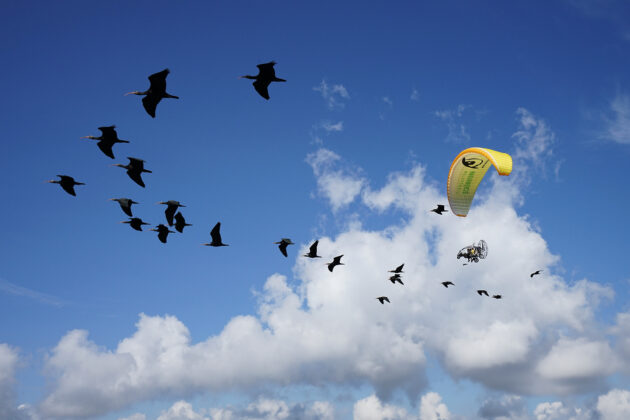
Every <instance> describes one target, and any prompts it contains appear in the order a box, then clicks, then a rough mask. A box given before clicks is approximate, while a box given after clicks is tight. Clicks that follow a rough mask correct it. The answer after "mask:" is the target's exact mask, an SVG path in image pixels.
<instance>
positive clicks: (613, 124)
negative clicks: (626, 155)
mask: <svg viewBox="0 0 630 420" xmlns="http://www.w3.org/2000/svg"><path fill="white" fill-rule="evenodd" d="M604 122H605V124H606V126H605V128H604V132H603V133H602V137H603V138H605V139H608V140H612V141H614V142H616V143H621V144H630V95H625V94H618V95H617V96H615V98H614V99H613V100H612V101H611V103H610V115H609V116H607V117H605V119H604Z"/></svg>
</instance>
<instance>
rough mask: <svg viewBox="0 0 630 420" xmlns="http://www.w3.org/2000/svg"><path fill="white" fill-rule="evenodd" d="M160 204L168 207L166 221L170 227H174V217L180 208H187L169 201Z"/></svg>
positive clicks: (176, 202)
mask: <svg viewBox="0 0 630 420" xmlns="http://www.w3.org/2000/svg"><path fill="white" fill-rule="evenodd" d="M158 204H164V205H166V210H164V215H165V216H166V221H167V222H168V225H169V226H173V216H175V212H176V211H177V209H178V208H179V207H186V206H185V205H183V204H182V203H180V202H179V201H175V200H168V201H160V202H159V203H158Z"/></svg>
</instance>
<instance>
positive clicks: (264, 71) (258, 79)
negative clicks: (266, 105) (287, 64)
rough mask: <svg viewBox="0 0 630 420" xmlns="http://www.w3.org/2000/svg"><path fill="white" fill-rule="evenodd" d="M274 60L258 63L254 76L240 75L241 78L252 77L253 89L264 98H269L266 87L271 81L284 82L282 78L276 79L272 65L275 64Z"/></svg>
mask: <svg viewBox="0 0 630 420" xmlns="http://www.w3.org/2000/svg"><path fill="white" fill-rule="evenodd" d="M275 64H276V63H275V61H270V62H269V63H264V64H258V65H257V66H256V67H258V74H257V75H256V76H249V75H246V76H241V79H243V78H245V79H252V80H254V83H252V85H254V89H256V92H258V93H259V94H260V96H262V97H263V98H265V99H267V100H268V99H269V92H268V91H267V87H268V86H269V83H271V82H286V80H284V79H278V78H277V77H276V71H275V70H274V68H273V66H274V65H275Z"/></svg>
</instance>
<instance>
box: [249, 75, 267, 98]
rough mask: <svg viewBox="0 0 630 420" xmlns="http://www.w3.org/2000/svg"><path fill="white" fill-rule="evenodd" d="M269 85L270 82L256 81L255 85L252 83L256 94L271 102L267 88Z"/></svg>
mask: <svg viewBox="0 0 630 420" xmlns="http://www.w3.org/2000/svg"><path fill="white" fill-rule="evenodd" d="M269 83H270V82H269V81H267V80H265V81H263V80H256V81H255V82H254V83H252V85H254V89H256V92H258V94H259V95H260V96H262V97H263V98H265V99H267V100H269V91H268V90H267V88H268V87H269Z"/></svg>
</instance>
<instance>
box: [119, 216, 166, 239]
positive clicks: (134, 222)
mask: <svg viewBox="0 0 630 420" xmlns="http://www.w3.org/2000/svg"><path fill="white" fill-rule="evenodd" d="M120 223H127V224H128V225H129V226H131V228H132V229H135V230H139V231H140V232H142V225H149V224H150V223H145V222H143V221H142V219H141V218H139V217H132V218H131V219H129V220H125V221H123V222H120ZM163 242H164V241H163Z"/></svg>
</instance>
